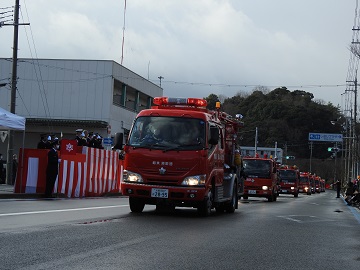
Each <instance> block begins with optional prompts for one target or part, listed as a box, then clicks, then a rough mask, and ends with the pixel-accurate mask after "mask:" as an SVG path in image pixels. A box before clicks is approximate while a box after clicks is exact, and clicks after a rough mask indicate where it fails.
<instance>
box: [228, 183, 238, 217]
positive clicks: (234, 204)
mask: <svg viewBox="0 0 360 270" xmlns="http://www.w3.org/2000/svg"><path fill="white" fill-rule="evenodd" d="M237 204H238V197H237V191H236V185H234V188H233V195H232V197H231V201H230V202H229V203H228V204H226V208H225V210H226V212H227V213H234V212H235V209H236V208H237Z"/></svg>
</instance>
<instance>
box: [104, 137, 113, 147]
mask: <svg viewBox="0 0 360 270" xmlns="http://www.w3.org/2000/svg"><path fill="white" fill-rule="evenodd" d="M112 143H113V140H112V138H103V144H104V145H112Z"/></svg>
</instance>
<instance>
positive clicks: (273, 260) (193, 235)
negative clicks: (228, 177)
mask: <svg viewBox="0 0 360 270" xmlns="http://www.w3.org/2000/svg"><path fill="white" fill-rule="evenodd" d="M0 269H27V270H29V269H336V270H338V269H347V270H351V269H360V213H359V210H358V209H356V208H353V207H349V206H347V205H346V204H345V203H344V201H343V200H342V199H336V198H335V193H334V192H333V191H326V192H325V193H321V194H313V195H311V196H307V195H300V196H299V198H294V197H293V196H287V195H280V197H279V198H278V200H277V201H276V202H267V200H266V199H252V198H250V199H249V200H240V204H239V209H238V210H237V211H236V212H235V213H234V214H227V213H224V214H217V213H215V212H214V213H213V214H212V215H211V216H210V217H207V218H202V217H198V215H197V212H196V210H195V209H188V208H179V209H176V211H175V212H174V213H157V212H156V211H155V207H153V206H146V208H145V210H144V212H143V213H141V214H132V213H130V210H129V206H128V200H127V198H114V197H110V198H93V199H56V200H39V199H37V200H9V199H7V200H0Z"/></svg>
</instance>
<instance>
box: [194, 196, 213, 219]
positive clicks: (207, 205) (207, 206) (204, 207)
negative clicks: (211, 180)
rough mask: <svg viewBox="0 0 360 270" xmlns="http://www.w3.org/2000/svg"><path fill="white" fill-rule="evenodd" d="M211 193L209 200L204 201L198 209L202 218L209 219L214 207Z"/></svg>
mask: <svg viewBox="0 0 360 270" xmlns="http://www.w3.org/2000/svg"><path fill="white" fill-rule="evenodd" d="M211 197H212V194H211V191H209V193H208V196H207V198H206V199H205V200H204V201H202V202H201V203H200V205H199V207H198V208H197V211H198V214H199V215H200V216H202V217H207V216H209V215H210V213H211V207H212V202H211Z"/></svg>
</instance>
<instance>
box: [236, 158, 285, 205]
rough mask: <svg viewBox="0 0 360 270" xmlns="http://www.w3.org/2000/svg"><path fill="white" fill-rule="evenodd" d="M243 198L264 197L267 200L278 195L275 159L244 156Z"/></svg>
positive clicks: (273, 199)
mask: <svg viewBox="0 0 360 270" xmlns="http://www.w3.org/2000/svg"><path fill="white" fill-rule="evenodd" d="M243 166H244V173H245V177H246V179H245V181H244V195H243V198H244V199H248V197H266V198H267V199H268V201H269V202H273V201H276V199H277V196H278V179H277V170H276V162H275V160H273V159H271V158H267V157H263V158H260V157H258V155H256V156H255V157H244V158H243Z"/></svg>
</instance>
